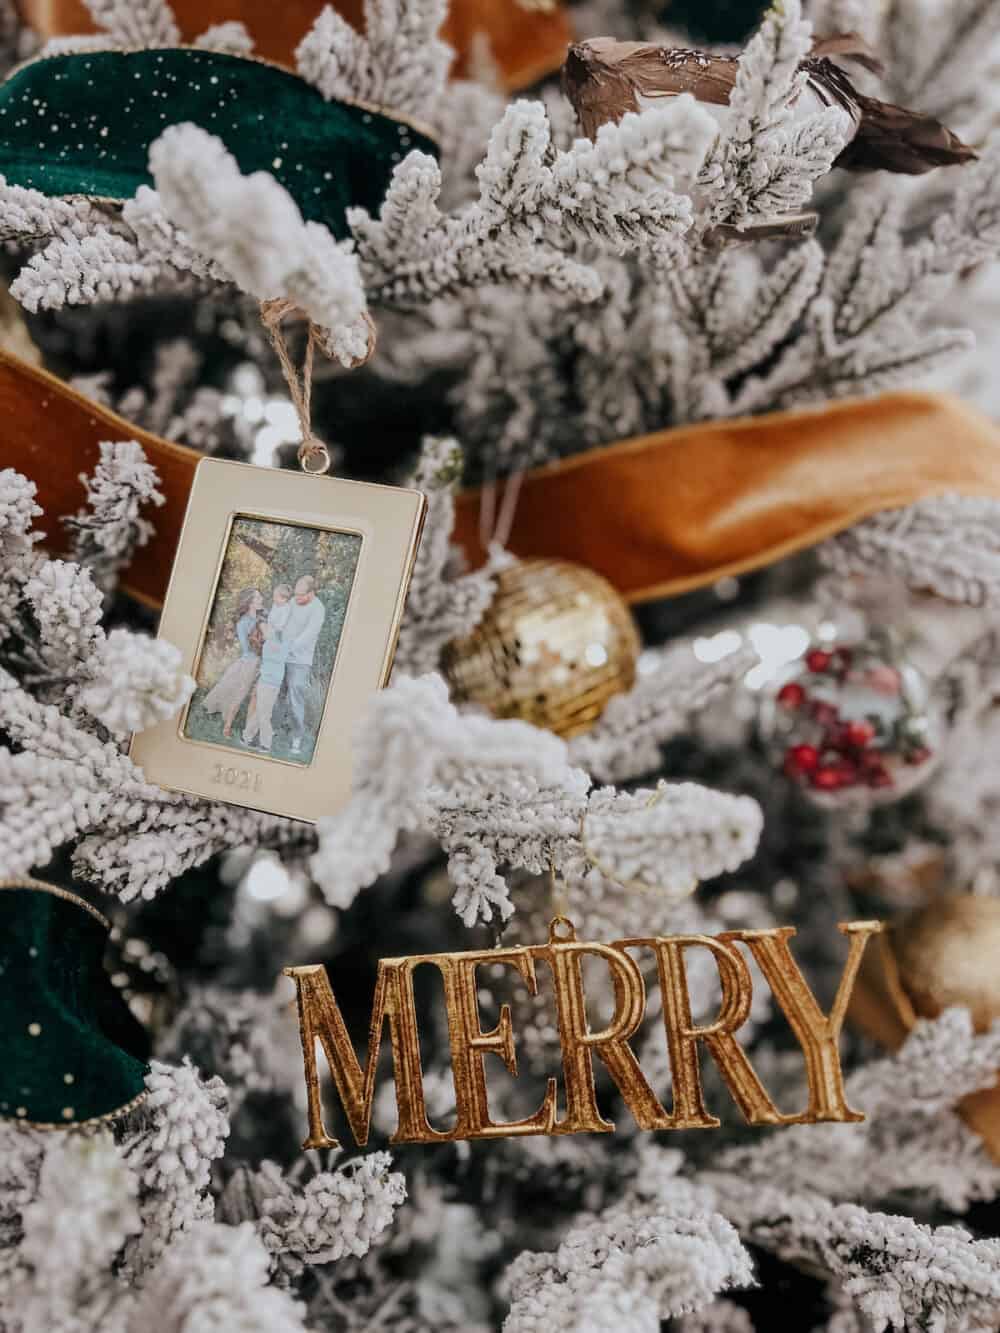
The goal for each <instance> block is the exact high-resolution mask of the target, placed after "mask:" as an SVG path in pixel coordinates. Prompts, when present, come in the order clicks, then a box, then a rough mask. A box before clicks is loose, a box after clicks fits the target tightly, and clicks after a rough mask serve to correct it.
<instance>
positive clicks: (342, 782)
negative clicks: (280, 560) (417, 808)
mask: <svg viewBox="0 0 1000 1333" xmlns="http://www.w3.org/2000/svg"><path fill="white" fill-rule="evenodd" d="M425 509H426V500H425V498H424V496H423V495H422V494H421V493H420V492H419V491H415V490H409V489H406V488H404V487H396V486H379V485H373V484H371V483H368V482H358V481H345V480H341V479H340V478H336V477H325V476H316V475H310V474H308V473H305V472H292V471H287V470H282V469H275V468H261V467H254V466H252V465H250V464H246V463H234V462H229V461H224V460H221V459H212V458H209V459H203V460H202V461H201V462H200V463H199V464H198V467H197V469H196V471H195V477H194V484H193V485H192V488H191V494H190V497H189V500H188V506H187V512H186V514H185V518H184V525H183V528H182V530H181V535H180V541H179V543H178V548H177V556H176V559H175V562H174V566H173V570H172V573H171V576H170V583H169V586H168V588H167V595H166V600H165V601H164V604H163V614H162V616H161V618H160V628H159V637H160V638H162V639H165V640H167V641H169V642H170V643H173V644H174V645H175V646H176V647H177V648H179V649H180V651H181V654H182V658H183V669H184V670H185V671H187V672H188V673H190V675H192V676H194V677H195V679H196V680H197V679H198V678H199V671H200V669H201V667H202V663H203V659H204V658H205V654H206V652H208V651H209V635H210V633H212V632H213V629H214V625H213V611H214V610H215V609H216V606H217V603H218V602H219V599H220V598H221V597H222V596H224V595H230V594H229V593H226V592H224V580H225V575H226V566H227V559H231V558H232V557H231V551H230V548H231V541H232V538H233V534H234V532H237V531H244V530H247V531H250V530H253V528H254V526H255V525H257V526H260V527H262V528H266V529H268V530H270V529H272V528H276V529H280V530H292V529H295V530H298V532H299V533H302V532H303V530H304V531H305V532H311V533H313V534H315V545H316V546H318V544H319V541H320V539H321V538H322V537H325V536H329V537H331V538H334V537H337V536H342V537H344V538H346V539H351V538H354V539H356V541H357V543H358V544H357V545H355V543H354V542H351V541H350V540H348V541H347V542H346V543H345V544H343V549H344V550H350V551H352V552H353V556H352V559H353V568H352V569H351V570H350V571H348V573H349V578H348V579H347V586H346V591H345V592H344V596H345V597H346V606H340V607H338V612H337V615H338V629H337V632H336V637H335V638H334V639H333V640H332V642H329V641H328V643H327V647H326V652H327V658H326V660H325V661H324V662H323V663H322V664H321V666H320V668H319V670H318V673H317V674H318V676H319V677H320V678H322V677H323V676H325V675H327V674H328V679H327V684H326V685H325V687H324V689H325V694H324V697H323V699H322V704H321V706H320V708H319V713H318V721H317V722H316V723H315V726H314V728H313V731H314V733H315V736H314V744H313V748H312V749H311V751H310V752H309V753H308V754H306V755H305V756H302V755H300V754H298V753H295V754H292V753H290V752H289V751H288V747H287V746H286V747H285V748H284V750H283V751H282V752H280V753H279V748H278V747H276V749H275V751H274V752H273V753H269V752H267V751H265V750H262V749H261V748H260V745H259V744H258V745H257V746H255V747H251V745H250V744H245V743H241V741H240V739H239V737H236V738H235V739H234V738H233V736H232V735H231V734H230V733H227V734H226V736H225V737H223V736H222V735H219V734H214V733H212V734H209V729H208V728H204V727H203V728H202V730H203V732H204V733H205V734H204V735H199V734H197V731H198V728H197V727H196V726H193V725H192V721H191V713H192V708H199V707H201V705H202V704H203V702H204V694H205V687H206V682H205V681H204V680H201V681H200V682H199V690H198V691H197V692H196V694H195V696H194V697H193V698H192V700H191V701H190V702H189V703H188V705H187V706H186V707H185V708H184V710H183V711H182V712H181V713H180V714H179V715H178V716H177V717H174V718H170V719H168V720H166V721H164V722H161V723H158V724H157V725H156V726H154V727H151V728H149V729H148V730H146V731H143V732H139V733H137V734H136V735H135V736H133V738H132V744H131V748H130V754H131V757H132V759H133V760H134V761H135V762H136V763H137V764H138V765H139V766H140V767H141V768H142V769H143V772H144V773H145V776H146V777H147V779H148V780H149V781H151V782H155V783H157V784H158V785H160V786H162V787H164V788H166V789H168V790H170V791H178V792H185V793H187V794H189V795H194V796H203V797H207V798H209V799H213V800H223V801H228V802H230V803H232V804H235V805H243V806H247V807H249V808H251V809H255V810H261V811H264V812H266V813H269V814H276V815H284V816H287V817H289V818H292V819H301V820H305V821H307V822H310V823H311V822H315V821H316V820H317V819H319V818H320V816H321V815H326V814H332V813H333V812H335V811H336V810H337V809H339V808H340V807H341V806H342V805H343V804H344V803H345V802H346V801H347V799H348V797H349V796H350V791H351V768H352V759H351V735H352V732H353V729H354V726H355V724H356V723H357V720H358V718H359V717H360V716H361V714H362V713H363V711H364V709H365V707H366V705H367V703H368V700H369V699H370V698H371V696H372V695H373V694H374V693H375V692H376V691H377V690H379V689H381V688H382V687H383V686H384V685H385V684H386V682H387V680H388V677H389V672H390V670H391V667H392V659H393V655H394V652H395V647H396V639H397V637H398V634H399V626H400V621H401V619H402V615H403V607H404V605H405V601H406V593H407V589H408V587H409V582H410V576H411V574H412V571H413V563H414V560H415V558H416V552H417V546H418V543H419V540H420V532H421V528H422V525H423V520H424V513H425ZM237 525H241V526H240V527H239V528H238V527H237ZM243 540H245V538H244V539H243ZM303 578H304V579H307V576H306V575H304V576H303ZM312 581H313V583H314V584H315V579H313V580H312ZM293 591H294V587H293ZM302 595H303V596H304V597H306V598H307V599H308V596H309V593H308V590H303V593H302ZM295 600H296V602H297V601H298V596H296V598H295ZM254 606H255V610H254V612H253V614H256V615H262V614H263V613H262V612H261V610H260V609H259V608H256V602H255V603H254ZM273 610H274V607H273V606H272V613H273ZM341 613H342V617H341ZM324 614H325V612H324ZM269 618H271V617H269ZM216 619H218V617H216ZM321 624H322V617H321ZM243 628H244V640H245V639H246V625H244V627H243ZM328 640H329V636H328ZM234 651H238V650H235V649H234ZM252 669H253V668H252V664H251V663H248V664H247V670H248V671H251V670H252ZM237 674H239V672H237ZM245 684H246V681H245V680H244V681H243V682H241V683H240V686H239V688H237V689H236V690H235V693H231V695H230V696H229V697H233V698H235V697H237V696H238V695H239V689H240V688H242V686H243V685H245ZM278 688H279V689H280V688H282V687H280V686H279V687H278ZM208 692H209V693H210V691H208ZM256 692H257V687H256V685H254V686H253V698H254V699H256ZM249 708H250V690H249V688H248V689H247V693H246V694H245V695H244V696H243V700H242V702H241V703H240V704H239V705H238V716H240V717H241V718H245V717H246V716H247V715H248V713H249ZM199 716H200V715H199ZM240 726H241V727H243V726H245V722H241V723H240ZM310 740H311V741H312V740H313V737H312V736H310Z"/></svg>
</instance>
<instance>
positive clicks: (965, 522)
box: [817, 495, 1000, 607]
mask: <svg viewBox="0 0 1000 1333" xmlns="http://www.w3.org/2000/svg"><path fill="white" fill-rule="evenodd" d="M998 524H1000V505H998V503H997V501H995V500H989V499H978V498H976V497H972V496H961V495H943V496H940V497H935V498H932V499H929V500H921V501H919V502H918V503H917V504H914V505H911V506H910V507H909V508H907V509H895V510H890V511H888V512H886V513H883V514H876V515H875V516H874V517H873V518H868V519H865V520H864V521H863V522H861V523H856V524H855V525H854V527H852V528H848V529H846V530H845V531H844V532H841V533H838V534H837V536H835V537H832V538H831V539H830V540H829V541H826V542H824V543H823V544H822V545H821V546H820V547H819V548H818V550H817V554H818V556H819V558H820V560H821V561H822V563H823V565H824V566H825V567H826V568H827V569H829V570H830V572H831V573H832V574H834V575H835V576H836V577H837V578H838V579H839V580H847V579H852V578H854V577H855V576H857V575H868V576H870V575H872V574H878V575H884V574H885V573H887V572H891V573H892V574H894V575H895V576H896V577H898V578H899V579H901V580H902V581H903V582H905V583H906V585H907V587H909V588H912V589H913V590H914V591H917V592H924V591H929V592H933V593H934V594H935V596H937V597H941V598H943V599H944V600H945V601H949V602H958V603H961V604H962V605H965V606H984V607H995V606H1000V532H998Z"/></svg>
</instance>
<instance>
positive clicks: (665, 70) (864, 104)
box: [563, 33, 976, 175]
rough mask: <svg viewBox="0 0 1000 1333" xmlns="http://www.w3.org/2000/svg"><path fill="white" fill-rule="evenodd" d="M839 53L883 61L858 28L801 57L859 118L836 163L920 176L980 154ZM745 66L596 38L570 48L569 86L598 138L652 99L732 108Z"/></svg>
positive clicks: (583, 123)
mask: <svg viewBox="0 0 1000 1333" xmlns="http://www.w3.org/2000/svg"><path fill="white" fill-rule="evenodd" d="M834 56H836V57H839V58H841V59H851V60H856V61H857V62H858V63H859V64H861V65H863V66H865V67H866V68H867V69H870V70H873V71H874V72H878V71H879V69H880V68H881V65H880V63H879V60H878V57H877V56H876V55H875V54H874V52H872V51H871V49H870V48H869V47H868V46H867V45H866V44H865V42H864V41H863V40H862V39H861V38H860V37H859V36H858V35H857V34H856V33H843V34H840V35H837V36H834V37H827V38H824V39H823V40H822V41H819V42H817V43H816V45H815V46H814V47H813V51H812V54H810V55H809V56H808V57H807V58H806V59H805V60H804V61H803V62H802V69H803V70H805V71H806V73H807V75H808V84H807V89H808V91H809V92H810V93H811V94H812V95H813V97H814V98H815V99H816V100H817V101H818V103H819V105H820V106H838V107H841V108H842V109H843V110H844V111H846V112H847V113H848V115H850V117H851V119H852V121H853V122H854V135H853V137H852V139H851V142H850V143H849V144H848V145H847V146H846V148H845V149H844V150H843V152H842V153H841V154H840V156H839V157H838V158H837V161H836V163H835V165H836V166H839V167H847V168H848V170H851V171H868V170H883V171H895V172H903V173H906V174H907V175H920V174H921V173H922V172H925V171H931V170H933V169H934V168H935V167H942V166H951V165H954V164H955V163H961V162H968V161H969V160H970V159H972V158H974V157H975V156H976V154H975V152H974V151H973V149H971V148H970V147H969V146H968V144H964V143H963V142H962V141H961V139H959V138H958V137H957V135H954V134H952V132H951V130H949V129H948V128H947V127H946V126H944V125H942V124H941V122H940V121H938V120H935V119H934V117H933V116H924V115H921V114H920V113H919V112H917V111H909V110H907V109H906V108H905V107H900V106H893V105H892V104H891V103H889V102H880V101H879V100H878V99H877V98H875V97H865V96H864V95H863V94H862V93H860V92H859V91H858V90H857V88H855V86H854V84H853V83H852V82H851V80H850V79H849V78H848V76H847V74H845V73H844V71H843V70H842V69H841V68H840V67H839V66H838V65H835V64H834V63H833V60H832V58H831V57H834ZM738 63H739V62H738V60H737V58H736V57H735V56H719V55H709V54H708V53H707V52H705V51H691V50H687V49H686V48H683V47H669V46H654V45H650V44H648V43H645V42H619V41H616V40H615V39H614V38H613V37H595V38H592V39H591V40H590V41H587V42H577V43H576V44H575V45H573V46H571V47H570V48H569V53H568V55H567V57H566V63H565V65H564V66H563V91H564V92H565V94H566V96H567V97H568V98H569V100H570V102H571V103H572V105H573V108H574V110H575V111H576V114H577V118H578V119H579V121H580V127H581V129H582V130H583V133H584V134H585V135H587V137H588V138H591V139H592V138H593V137H594V136H595V135H596V133H597V131H598V129H599V128H600V127H601V126H602V125H604V124H606V123H608V122H609V121H612V122H617V121H619V120H621V118H622V116H624V115H625V114H626V112H629V111H639V110H641V108H642V101H643V99H647V98H659V97H676V96H678V95H679V94H681V93H690V94H691V95H692V97H694V98H695V99H696V100H697V101H699V102H706V103H708V104H709V105H713V106H728V104H729V97H730V94H731V93H732V91H733V88H734V86H735V83H736V71H737V67H738Z"/></svg>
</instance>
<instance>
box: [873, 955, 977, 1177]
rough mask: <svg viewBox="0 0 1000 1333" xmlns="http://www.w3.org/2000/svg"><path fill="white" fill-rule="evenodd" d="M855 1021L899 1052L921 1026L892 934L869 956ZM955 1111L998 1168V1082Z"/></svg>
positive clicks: (970, 1095)
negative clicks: (900, 970) (976, 1136)
mask: <svg viewBox="0 0 1000 1333" xmlns="http://www.w3.org/2000/svg"><path fill="white" fill-rule="evenodd" d="M848 1016H849V1018H850V1020H851V1022H852V1023H853V1024H854V1025H855V1026H856V1027H858V1028H860V1029H861V1031H862V1032H864V1033H866V1034H867V1035H868V1036H869V1037H871V1038H873V1039H874V1040H875V1041H877V1042H878V1043H879V1045H880V1046H885V1047H887V1048H888V1049H889V1050H891V1051H895V1050H898V1048H899V1047H900V1046H902V1044H903V1042H904V1041H905V1040H906V1038H907V1036H908V1035H909V1033H910V1031H911V1029H912V1028H913V1026H914V1024H915V1023H916V1021H917V1014H916V1011H915V1010H914V1008H913V1004H912V1002H911V1001H910V997H909V995H907V993H906V991H905V989H904V988H903V983H902V981H901V980H900V976H899V968H898V966H897V965H896V956H895V954H894V953H893V951H892V933H891V931H890V932H887V933H886V934H883V935H879V936H878V937H877V938H875V939H873V940H872V942H871V946H870V947H869V949H868V951H867V952H866V954H865V956H864V958H863V960H862V963H861V968H860V970H859V972H858V977H857V980H856V981H855V983H854V990H853V991H852V992H851V1002H850V1006H849V1008H848ZM956 1110H957V1111H958V1114H959V1115H960V1116H961V1117H962V1119H963V1120H964V1121H965V1123H966V1124H967V1125H968V1126H969V1128H970V1129H971V1130H972V1131H973V1133H975V1134H978V1135H979V1137H980V1138H981V1139H982V1141H983V1144H984V1146H985V1148H986V1150H987V1152H988V1153H989V1155H990V1156H991V1157H992V1159H993V1161H994V1162H997V1163H1000V1082H998V1083H997V1085H996V1086H995V1087H992V1088H984V1089H982V1090H981V1091H979V1092H970V1093H968V1094H967V1095H966V1096H965V1097H963V1098H962V1099H961V1101H960V1102H959V1103H958V1105H957V1107H956Z"/></svg>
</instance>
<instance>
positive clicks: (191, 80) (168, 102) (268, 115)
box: [0, 47, 438, 240]
mask: <svg viewBox="0 0 1000 1333" xmlns="http://www.w3.org/2000/svg"><path fill="white" fill-rule="evenodd" d="M182 121H184V122H187V121H191V122H193V123H194V124H196V125H200V126H201V127H202V128H203V129H205V130H208V131H209V132H210V133H211V134H215V135H217V136H218V137H219V138H220V139H221V140H222V142H223V143H224V144H225V145H226V147H227V148H228V149H229V151H230V152H231V153H232V154H233V156H234V157H235V158H236V161H237V162H238V163H239V166H240V169H241V171H243V172H244V174H247V173H250V172H253V171H267V172H270V173H271V174H272V175H273V176H276V177H277V179H278V180H279V181H280V182H281V184H282V185H283V186H284V187H285V189H286V190H288V192H289V194H291V195H292V197H293V198H294V200H295V202H296V203H297V204H298V206H299V209H300V211H301V213H302V215H303V217H305V218H306V219H307V220H309V221H313V222H322V223H323V224H324V225H325V226H327V227H328V228H329V229H330V231H331V232H332V233H333V234H334V236H336V237H337V238H338V239H341V240H343V239H344V238H346V237H347V236H349V235H350V231H349V228H348V226H347V210H348V208H350V207H352V206H355V205H358V206H360V207H362V208H366V209H367V210H368V211H369V212H370V213H372V214H377V213H378V211H379V209H380V207H381V205H382V201H383V199H384V197H385V192H386V189H387V187H388V185H389V181H390V178H391V176H392V173H393V171H394V169H395V168H396V166H397V165H398V164H399V163H400V162H401V161H402V160H403V158H404V157H405V156H406V155H407V153H409V152H410V151H411V150H412V149H414V148H419V149H420V150H421V151H422V152H425V153H430V154H432V155H434V156H437V151H438V150H437V145H436V144H435V142H434V141H433V139H432V138H431V137H430V135H429V134H428V133H427V132H426V131H424V130H423V129H421V128H420V127H418V126H416V125H414V124H412V123H410V122H409V121H407V120H405V119H401V118H399V117H396V116H394V115H391V114H387V113H385V112H383V111H381V110H379V109H378V108H376V107H371V106H365V105H362V104H360V103H358V104H354V103H350V102H343V101H327V100H326V99H325V98H324V97H323V95H322V93H320V92H319V90H318V89H316V88H314V87H313V86H312V85H311V84H308V83H306V82H305V80H303V79H301V78H299V76H298V75H297V74H293V73H291V72H290V71H289V70H285V69H281V68H280V67H278V66H277V65H270V64H267V63H265V62H264V61H262V60H256V59H252V58H249V57H242V56H233V55H226V54H224V53H222V52H219V51H206V50H200V49H197V48H194V47H170V48H164V49H151V50H141V51H114V50H109V51H88V52H85V53H81V54H77V55H53V56H42V57H39V58H38V59H37V60H32V61H29V62H28V63H27V64H25V65H22V66H20V68H19V69H16V70H14V72H13V73H12V74H11V75H10V77H9V78H8V79H7V80H6V82H5V83H4V84H3V85H0V174H2V175H3V176H5V177H6V179H7V183H8V184H10V185H21V186H25V187H28V188H30V189H33V190H40V191H41V193H42V194H45V195H49V196H73V195H85V196H90V197H95V198H98V199H107V200H112V201H120V200H124V199H130V198H132V196H133V195H134V194H135V192H136V190H137V189H138V188H139V186H140V185H149V186H152V185H153V178H152V176H151V175H150V174H149V169H148V158H149V147H150V144H151V143H152V142H153V141H154V140H155V139H157V138H158V137H159V136H160V135H161V134H162V133H163V131H164V130H165V129H166V128H167V126H168V125H171V124H175V123H179V122H182Z"/></svg>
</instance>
